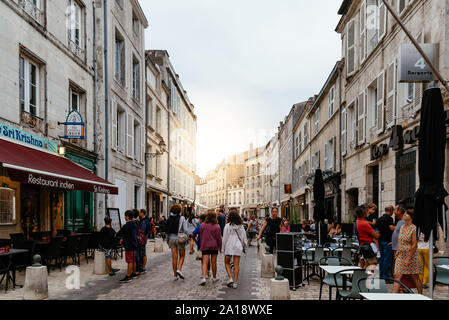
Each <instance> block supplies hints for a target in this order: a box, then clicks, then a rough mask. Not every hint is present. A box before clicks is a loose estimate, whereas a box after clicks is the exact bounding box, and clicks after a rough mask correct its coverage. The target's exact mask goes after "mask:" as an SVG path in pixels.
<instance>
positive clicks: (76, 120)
mask: <svg viewBox="0 0 449 320" xmlns="http://www.w3.org/2000/svg"><path fill="white" fill-rule="evenodd" d="M64 126H65V129H64V139H84V121H83V117H82V116H81V114H80V113H79V112H78V111H76V110H72V111H71V112H70V113H69V115H68V116H67V119H66V121H65V122H64Z"/></svg>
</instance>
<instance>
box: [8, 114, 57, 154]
mask: <svg viewBox="0 0 449 320" xmlns="http://www.w3.org/2000/svg"><path fill="white" fill-rule="evenodd" d="M0 137H5V138H8V139H12V140H17V141H19V142H22V143H25V144H28V145H31V146H33V147H37V148H41V149H44V150H47V151H50V152H53V153H57V152H58V144H57V143H56V142H53V141H50V140H48V139H45V138H42V137H38V136H35V135H33V134H31V133H28V132H25V131H22V130H19V129H17V128H14V127H11V126H9V125H7V124H3V123H1V122H0Z"/></svg>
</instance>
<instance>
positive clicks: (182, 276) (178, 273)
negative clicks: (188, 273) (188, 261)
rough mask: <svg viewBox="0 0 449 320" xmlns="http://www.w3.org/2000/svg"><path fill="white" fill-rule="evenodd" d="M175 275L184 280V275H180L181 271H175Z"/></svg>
mask: <svg viewBox="0 0 449 320" xmlns="http://www.w3.org/2000/svg"><path fill="white" fill-rule="evenodd" d="M176 274H177V275H178V276H179V277H180V278H181V279H182V280H184V275H183V274H182V272H181V270H178V271H176Z"/></svg>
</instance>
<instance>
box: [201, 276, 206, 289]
mask: <svg viewBox="0 0 449 320" xmlns="http://www.w3.org/2000/svg"><path fill="white" fill-rule="evenodd" d="M205 285H206V279H204V278H203V279H201V282H200V286H202V287H204V286H205Z"/></svg>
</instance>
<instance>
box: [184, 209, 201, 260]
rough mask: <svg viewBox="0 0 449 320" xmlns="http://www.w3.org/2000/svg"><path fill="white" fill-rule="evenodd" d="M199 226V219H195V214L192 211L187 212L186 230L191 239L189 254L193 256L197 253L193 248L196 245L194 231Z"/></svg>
mask: <svg viewBox="0 0 449 320" xmlns="http://www.w3.org/2000/svg"><path fill="white" fill-rule="evenodd" d="M197 225H198V219H196V218H195V214H194V213H193V212H192V211H190V212H187V219H186V220H185V221H184V230H185V231H186V234H187V235H188V236H189V238H190V250H189V254H193V253H194V252H195V250H194V248H193V245H194V244H195V235H194V234H193V231H195V229H196V227H197Z"/></svg>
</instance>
